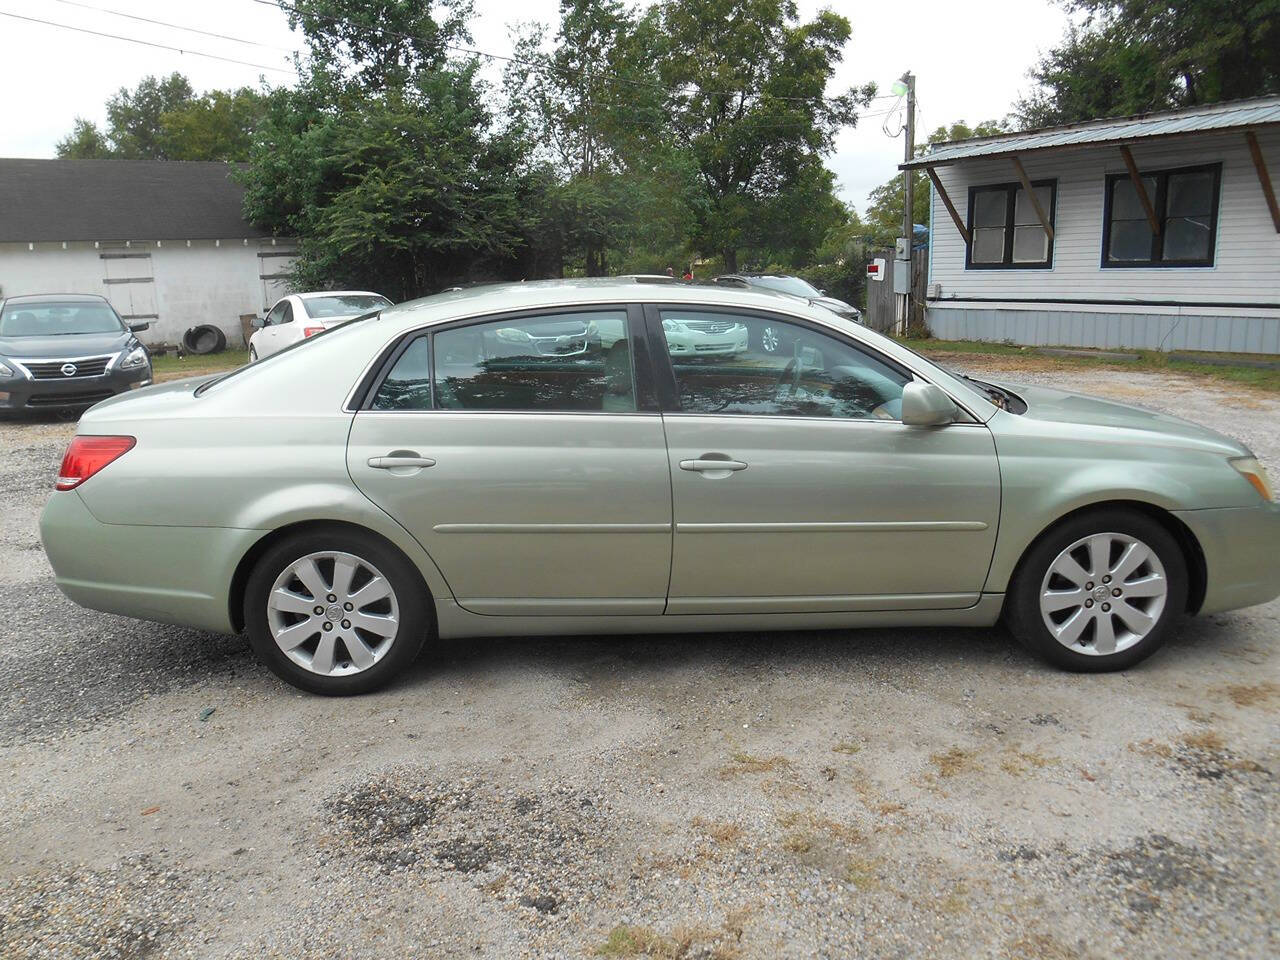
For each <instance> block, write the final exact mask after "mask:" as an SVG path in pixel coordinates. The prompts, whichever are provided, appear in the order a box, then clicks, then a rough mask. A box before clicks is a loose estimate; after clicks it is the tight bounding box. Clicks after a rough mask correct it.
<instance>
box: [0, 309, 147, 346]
mask: <svg viewBox="0 0 1280 960" xmlns="http://www.w3.org/2000/svg"><path fill="white" fill-rule="evenodd" d="M125 329H126V328H125V325H124V324H123V323H122V322H121V320H120V318H119V316H117V315H116V312H115V310H113V309H112V308H111V305H110V304H108V303H86V302H83V301H80V302H77V301H74V300H71V301H67V302H65V303H56V302H49V301H39V302H35V303H31V302H28V303H21V302H18V303H9V304H5V307H4V311H3V312H0V337H57V336H62V335H64V334H75V333H121V332H123V331H124V330H125Z"/></svg>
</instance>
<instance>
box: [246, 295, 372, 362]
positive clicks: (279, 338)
mask: <svg viewBox="0 0 1280 960" xmlns="http://www.w3.org/2000/svg"><path fill="white" fill-rule="evenodd" d="M389 306H391V301H390V300H388V299H387V298H386V297H384V296H383V295H382V294H380V293H370V292H369V291H368V290H328V291H325V292H323V293H291V294H289V296H287V297H281V298H280V300H279V301H277V302H276V305H275V306H274V307H272V308H271V310H270V311H269V312H268V313H267V315H266V316H265V317H258V318H256V319H255V320H254V321H253V326H254V328H255V329H256V331H257V332H256V333H254V335H253V336H252V337H250V338H249V362H250V363H252V362H253V361H254V360H259V359H261V358H262V357H269V356H271V354H273V353H276V352H277V351H280V350H283V349H284V348H285V347H287V346H289V345H290V344H294V343H297V342H298V341H300V340H305V339H307V337H312V336H315V335H316V334H317V333H319V332H320V331H322V330H326V329H328V328H329V327H333V326H337V325H338V324H339V323H342V322H343V321H344V320H350V319H352V318H353V317H359V316H362V315H363V314H366V313H370V312H372V311H374V310H380V309H381V308H383V307H389Z"/></svg>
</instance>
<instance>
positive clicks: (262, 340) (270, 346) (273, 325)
mask: <svg viewBox="0 0 1280 960" xmlns="http://www.w3.org/2000/svg"><path fill="white" fill-rule="evenodd" d="M287 306H289V301H288V300H287V299H286V300H281V301H279V302H278V303H276V305H275V306H274V307H272V308H271V309H270V310H268V311H267V315H266V316H265V317H264V318H263V320H262V328H261V329H260V330H259V331H258V332H257V333H256V334H254V337H253V343H254V347H255V349H256V351H257V354H258V357H259V358H261V357H269V356H270V355H271V354H273V353H275V352H276V351H277V350H279V349H280V344H279V343H278V342H277V338H278V337H279V334H280V321H281V319H282V318H283V317H284V311H285V307H287Z"/></svg>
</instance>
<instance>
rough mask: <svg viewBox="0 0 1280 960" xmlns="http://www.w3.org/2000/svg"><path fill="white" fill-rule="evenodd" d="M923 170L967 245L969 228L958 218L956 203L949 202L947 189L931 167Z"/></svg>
mask: <svg viewBox="0 0 1280 960" xmlns="http://www.w3.org/2000/svg"><path fill="white" fill-rule="evenodd" d="M924 172H925V173H927V174H928V175H929V179H930V180H932V181H933V189H935V190H937V191H938V196H940V197H941V198H942V203H943V205H945V206H946V208H947V213H949V214H951V222H952V223H954V224H955V225H956V229H957V230H959V231H960V236H962V237H964V245H965V246H966V247H967V246H969V244H970V243H971V241H970V239H969V228H968V227H966V226H965V225H964V221H963V220H961V219H960V214H958V213H956V205H955V204H954V203H952V202H951V198H950V197H949V196H947V191H946V190H945V189H944V188H943V186H942V181H941V180H939V179H938V175H937V174H936V173H934V172H933V167H925V168H924Z"/></svg>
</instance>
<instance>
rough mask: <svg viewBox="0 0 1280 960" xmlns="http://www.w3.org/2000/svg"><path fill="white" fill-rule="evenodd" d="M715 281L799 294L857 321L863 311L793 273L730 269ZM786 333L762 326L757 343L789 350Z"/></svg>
mask: <svg viewBox="0 0 1280 960" xmlns="http://www.w3.org/2000/svg"><path fill="white" fill-rule="evenodd" d="M715 282H716V283H720V284H725V285H727V286H739V287H763V288H764V289H765V290H773V291H776V292H777V293H785V294H787V295H789V296H792V297H800V298H801V299H802V300H806V301H807V302H809V303H810V304H812V305H814V306H818V307H824V308H826V309H827V310H830V311H831V312H832V313H834V314H835V315H836V316H838V317H844V318H845V319H846V320H852V321H853V322H854V323H861V322H862V311H861V310H859V309H858V308H857V307H855V306H854V305H853V304H851V303H845V302H844V301H843V300H837V299H836V298H835V297H828V296H827V292H826V291H825V290H819V289H818V288H817V287H815V286H814V285H813V284H811V283H810V282H809V281H808V280H804V279H802V278H800V277H793V276H790V275H789V274H782V273H731V274H726V275H724V276H720V277H716V278H715ZM784 333H785V331H783V330H780V329H777V330H774V329H764V330H761V331H760V340H759V343H758V344H757V345H758V346H759V347H760V349H761V350H764V351H765V352H766V353H779V352H782V353H788V352H790V350H791V347H792V343H791V341H790V340H789V339H788V338H787V337H785V336H784V335H783V334H784Z"/></svg>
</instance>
